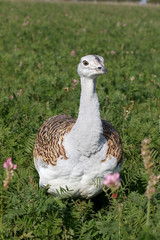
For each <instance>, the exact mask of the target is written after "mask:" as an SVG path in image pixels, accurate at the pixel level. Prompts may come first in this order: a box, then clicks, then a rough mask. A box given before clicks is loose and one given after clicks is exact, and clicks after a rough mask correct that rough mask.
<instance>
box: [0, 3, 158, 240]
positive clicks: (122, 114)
mask: <svg viewBox="0 0 160 240" xmlns="http://www.w3.org/2000/svg"><path fill="white" fill-rule="evenodd" d="M73 51H75V54H73V55H72V54H71V52H72V53H73ZM86 54H98V55H101V56H103V57H104V59H105V65H106V68H107V69H108V75H107V76H102V77H101V78H99V79H98V81H97V93H98V96H99V101H100V111H101V116H102V118H104V119H106V120H109V121H111V122H112V124H113V125H114V126H115V127H116V128H117V129H118V130H119V133H120V135H121V138H122V141H123V148H124V156H125V162H124V164H123V167H122V170H121V178H122V187H121V188H120V189H119V190H118V192H117V194H118V196H117V198H116V199H112V198H111V196H110V194H109V192H107V193H106V194H105V193H104V194H101V195H100V196H98V197H96V198H95V199H93V200H88V201H86V200H84V199H64V200H61V199H57V198H56V199H54V198H53V197H52V196H50V195H49V194H48V193H47V192H46V191H45V190H43V189H39V187H38V174H37V172H36V170H35V168H34V164H33V159H32V152H33V146H34V141H35V136H36V133H37V131H38V129H39V127H40V126H41V124H42V123H43V122H44V120H45V119H47V118H49V117H50V116H53V115H55V114H59V113H67V114H69V115H71V116H72V117H77V114H78V107H79V96H80V83H79V77H78V74H77V72H76V68H77V64H78V62H79V60H80V58H81V57H82V56H84V55H86ZM74 79H77V83H78V84H77V85H76V86H74V84H73V80H74ZM0 92H1V94H0V156H1V157H0V161H1V167H0V180H1V183H3V181H4V179H5V177H6V171H5V169H4V168H3V163H4V162H5V161H6V159H8V158H9V157H12V161H13V163H14V164H17V169H16V170H15V171H14V176H13V178H12V180H11V183H10V186H9V188H8V190H7V191H5V190H4V189H3V186H2V185H3V184H1V186H0V192H1V202H0V204H1V206H0V213H1V214H0V239H43V240H47V239H49V240H51V239H65V240H66V239H84V240H89V239H90V240H94V239H96V240H98V239H99V240H101V239H105V240H120V239H123V240H127V239H133V240H135V239H139V240H140V239H142V240H147V239H149V240H150V239H152V240H154V239H160V183H158V184H157V186H156V193H155V194H154V196H153V197H152V198H151V200H148V198H147V197H146V196H145V191H146V187H147V185H148V179H149V175H148V174H147V172H146V170H145V168H144V163H143V159H142V156H141V154H140V153H141V150H140V149H141V141H142V140H143V139H144V138H146V137H147V138H149V139H150V141H151V142H150V150H151V153H148V155H151V157H152V162H154V166H153V167H152V168H151V172H154V173H155V174H156V175H158V174H160V164H159V163H160V7H154V6H152V7H151V6H150V7H141V6H119V5H103V4H100V5H95V4H94V5H91V4H90V5H87V4H75V5H74V4H64V3H63V4H62V3H61V4H58V3H57V4H53V3H42V2H41V3H38V2H37V3H34V2H30V3H26V2H4V1H2V2H0Z"/></svg>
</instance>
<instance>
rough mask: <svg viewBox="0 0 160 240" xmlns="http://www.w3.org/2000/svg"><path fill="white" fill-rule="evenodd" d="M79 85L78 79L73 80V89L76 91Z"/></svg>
mask: <svg viewBox="0 0 160 240" xmlns="http://www.w3.org/2000/svg"><path fill="white" fill-rule="evenodd" d="M77 84H78V81H77V79H73V87H72V89H75V87H76V85H77Z"/></svg>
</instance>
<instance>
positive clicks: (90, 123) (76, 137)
mask: <svg viewBox="0 0 160 240" xmlns="http://www.w3.org/2000/svg"><path fill="white" fill-rule="evenodd" d="M103 143H104V142H103V128H102V122H101V117H100V112H99V102H98V97H97V94H96V79H94V80H93V79H90V78H84V77H83V78H81V97H80V107H79V114H78V119H77V121H76V123H75V125H74V127H73V128H72V130H71V131H70V133H69V134H68V135H67V136H66V139H65V145H66V149H67V150H69V153H70V155H75V154H72V153H73V151H74V152H78V153H79V154H80V155H84V156H90V155H92V154H94V153H96V152H97V151H99V150H100V149H101V148H102V144H103Z"/></svg>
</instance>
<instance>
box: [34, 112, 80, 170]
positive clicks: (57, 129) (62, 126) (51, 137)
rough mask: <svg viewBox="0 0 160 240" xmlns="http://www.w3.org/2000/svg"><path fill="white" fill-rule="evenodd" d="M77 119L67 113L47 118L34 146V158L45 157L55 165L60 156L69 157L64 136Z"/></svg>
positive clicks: (36, 159)
mask: <svg viewBox="0 0 160 240" xmlns="http://www.w3.org/2000/svg"><path fill="white" fill-rule="evenodd" d="M75 122H76V120H75V119H73V118H71V117H70V116H68V115H66V114H59V115H57V116H54V117H51V118H49V119H48V120H46V121H45V122H44V123H43V124H42V126H41V127H40V129H39V131H38V134H37V137H36V142H35V146H34V153H33V154H34V159H35V161H38V159H43V161H44V162H45V163H47V164H51V165H53V166H55V165H56V164H57V160H58V158H59V157H60V156H62V158H63V159H67V157H66V152H65V149H64V147H63V137H64V135H65V134H66V133H68V132H69V131H70V130H71V129H72V127H73V126H74V124H75Z"/></svg>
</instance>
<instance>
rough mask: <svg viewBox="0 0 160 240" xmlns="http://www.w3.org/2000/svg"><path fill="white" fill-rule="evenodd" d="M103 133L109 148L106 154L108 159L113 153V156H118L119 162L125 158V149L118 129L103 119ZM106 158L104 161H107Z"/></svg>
mask: <svg viewBox="0 0 160 240" xmlns="http://www.w3.org/2000/svg"><path fill="white" fill-rule="evenodd" d="M102 126H103V135H104V136H105V138H106V139H107V145H108V150H107V154H106V159H107V157H109V155H110V154H111V155H112V156H113V157H116V158H117V163H120V162H122V160H123V150H122V142H121V138H120V136H119V134H118V132H117V130H116V129H115V128H114V127H113V126H112V125H111V123H109V122H108V121H106V120H103V119H102ZM106 159H104V160H102V161H106Z"/></svg>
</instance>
